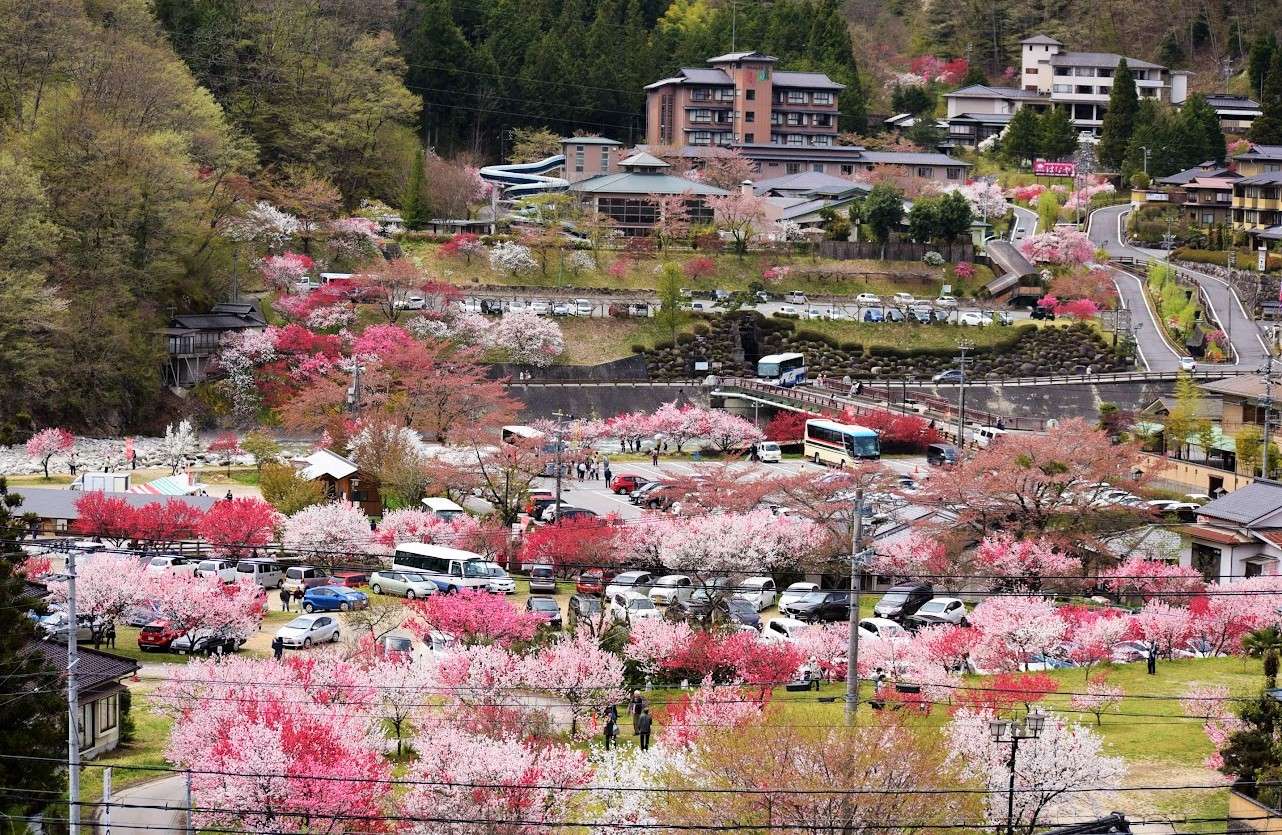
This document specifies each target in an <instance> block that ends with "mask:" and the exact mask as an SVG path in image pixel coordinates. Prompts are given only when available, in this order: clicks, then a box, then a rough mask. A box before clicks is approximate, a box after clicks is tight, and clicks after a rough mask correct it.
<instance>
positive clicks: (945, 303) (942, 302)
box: [935, 294, 957, 307]
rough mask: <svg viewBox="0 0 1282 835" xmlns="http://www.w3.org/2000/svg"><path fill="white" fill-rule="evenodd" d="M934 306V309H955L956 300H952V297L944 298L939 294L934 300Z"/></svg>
mask: <svg viewBox="0 0 1282 835" xmlns="http://www.w3.org/2000/svg"><path fill="white" fill-rule="evenodd" d="M935 306H936V307H956V306H957V299H956V298H954V297H953V296H945V295H943V294H940V296H939V298H937V299H935Z"/></svg>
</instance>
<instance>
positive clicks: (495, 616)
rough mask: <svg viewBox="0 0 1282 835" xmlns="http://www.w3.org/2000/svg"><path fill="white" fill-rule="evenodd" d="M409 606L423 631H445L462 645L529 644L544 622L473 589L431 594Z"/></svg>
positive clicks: (537, 617)
mask: <svg viewBox="0 0 1282 835" xmlns="http://www.w3.org/2000/svg"><path fill="white" fill-rule="evenodd" d="M409 606H410V608H411V609H412V610H413V612H414V616H413V617H414V619H415V622H416V623H417V624H419V626H420V628H421V629H422V631H423V632H426V631H428V630H432V629H434V630H437V631H440V632H444V633H445V634H447V635H449V636H451V637H452V638H454V640H455V641H457V642H458V643H459V644H461V645H463V646H472V645H475V644H491V643H497V644H499V645H501V646H505V647H506V646H508V645H510V644H512V643H513V642H515V641H528V640H530V639H531V638H533V637H534V633H535V631H536V630H537V629H538V627H539V626H540V625H541V624H542V623H543V619H542V618H541V617H539V616H538V615H536V614H533V613H531V612H518V611H516V609H514V608H512V606H511V605H510V604H509V603H508V602H507V601H506V600H504V599H503V598H502V597H499V596H497V595H493V594H490V593H489V592H486V591H478V590H475V589H461V590H459V591H457V592H454V593H453V594H434V595H432V596H431V597H428V598H425V599H422V600H412V601H410V602H409Z"/></svg>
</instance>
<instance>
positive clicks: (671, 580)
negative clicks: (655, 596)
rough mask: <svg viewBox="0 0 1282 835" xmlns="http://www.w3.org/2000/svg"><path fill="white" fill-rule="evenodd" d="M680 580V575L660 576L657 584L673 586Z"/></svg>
mask: <svg viewBox="0 0 1282 835" xmlns="http://www.w3.org/2000/svg"><path fill="white" fill-rule="evenodd" d="M680 581H681V578H680V577H660V578H659V582H658V585H660V586H663V587H665V588H666V587H668V586H675V585H676V584H677V583H678V582H680Z"/></svg>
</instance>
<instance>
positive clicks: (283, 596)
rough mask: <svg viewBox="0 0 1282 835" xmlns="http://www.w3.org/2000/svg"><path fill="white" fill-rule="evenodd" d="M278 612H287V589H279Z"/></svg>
mask: <svg viewBox="0 0 1282 835" xmlns="http://www.w3.org/2000/svg"><path fill="white" fill-rule="evenodd" d="M280 610H281V611H282V612H288V611H289V589H286V588H281V590H280Z"/></svg>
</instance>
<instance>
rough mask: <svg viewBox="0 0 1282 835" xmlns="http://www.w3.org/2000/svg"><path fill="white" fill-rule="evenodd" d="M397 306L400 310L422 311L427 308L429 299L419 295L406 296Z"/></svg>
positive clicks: (398, 300)
mask: <svg viewBox="0 0 1282 835" xmlns="http://www.w3.org/2000/svg"><path fill="white" fill-rule="evenodd" d="M395 306H396V308H397V309H398V310H422V309H423V308H425V307H427V299H425V298H423V297H422V296H418V295H414V296H406V297H405V298H403V299H397V300H396V305H395Z"/></svg>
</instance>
